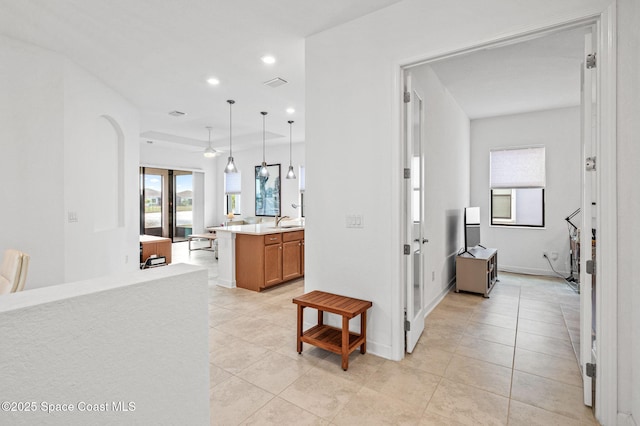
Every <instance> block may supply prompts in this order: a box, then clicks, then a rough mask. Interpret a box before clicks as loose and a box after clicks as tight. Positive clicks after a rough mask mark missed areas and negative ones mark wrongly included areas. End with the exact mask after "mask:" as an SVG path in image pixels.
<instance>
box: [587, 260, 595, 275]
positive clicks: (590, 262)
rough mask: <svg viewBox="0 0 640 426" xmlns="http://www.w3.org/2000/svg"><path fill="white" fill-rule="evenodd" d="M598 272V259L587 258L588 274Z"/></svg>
mask: <svg viewBox="0 0 640 426" xmlns="http://www.w3.org/2000/svg"><path fill="white" fill-rule="evenodd" d="M595 273H596V261H595V260H587V274H590V275H595Z"/></svg>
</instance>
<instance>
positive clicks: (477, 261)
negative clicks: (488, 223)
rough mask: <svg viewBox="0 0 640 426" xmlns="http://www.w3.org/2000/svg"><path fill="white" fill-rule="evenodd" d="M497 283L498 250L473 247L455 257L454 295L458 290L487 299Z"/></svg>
mask: <svg viewBox="0 0 640 426" xmlns="http://www.w3.org/2000/svg"><path fill="white" fill-rule="evenodd" d="M496 281H498V250H496V249H492V248H482V247H474V248H472V249H470V250H469V251H468V252H465V253H463V254H461V255H458V256H457V257H456V293H458V292H459V291H460V290H463V291H472V292H474V293H480V294H482V295H483V296H484V297H489V293H490V292H491V290H493V286H494V284H495V283H496Z"/></svg>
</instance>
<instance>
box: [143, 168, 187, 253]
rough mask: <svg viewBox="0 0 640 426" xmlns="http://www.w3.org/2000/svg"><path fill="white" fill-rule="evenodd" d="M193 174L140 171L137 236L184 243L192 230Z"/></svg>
mask: <svg viewBox="0 0 640 426" xmlns="http://www.w3.org/2000/svg"><path fill="white" fill-rule="evenodd" d="M193 194H194V191H193V174H192V173H191V172H187V171H180V170H168V169H157V168H151V167H141V168H140V233H141V234H144V235H155V236H157V237H165V238H171V239H172V240H173V241H174V242H176V241H185V240H186V239H187V237H188V236H189V235H191V233H192V229H193Z"/></svg>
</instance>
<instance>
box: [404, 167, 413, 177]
mask: <svg viewBox="0 0 640 426" xmlns="http://www.w3.org/2000/svg"><path fill="white" fill-rule="evenodd" d="M404 178H405V179H411V169H408V168H405V169H404Z"/></svg>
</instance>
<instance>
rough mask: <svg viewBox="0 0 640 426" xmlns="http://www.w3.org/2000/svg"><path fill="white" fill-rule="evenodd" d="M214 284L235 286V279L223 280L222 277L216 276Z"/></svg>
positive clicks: (226, 286) (227, 286)
mask: <svg viewBox="0 0 640 426" xmlns="http://www.w3.org/2000/svg"><path fill="white" fill-rule="evenodd" d="M216 284H217V285H219V286H220V287H225V288H236V280H224V279H221V278H218V280H217V282H216Z"/></svg>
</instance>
